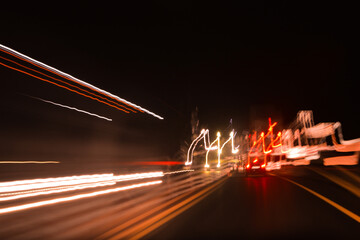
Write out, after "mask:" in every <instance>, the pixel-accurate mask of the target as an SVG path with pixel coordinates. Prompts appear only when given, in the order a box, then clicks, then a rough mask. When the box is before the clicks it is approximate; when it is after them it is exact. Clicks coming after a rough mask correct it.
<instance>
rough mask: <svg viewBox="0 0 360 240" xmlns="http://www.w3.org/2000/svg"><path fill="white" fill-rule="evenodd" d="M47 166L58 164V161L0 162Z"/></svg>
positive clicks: (4, 162)
mask: <svg viewBox="0 0 360 240" xmlns="http://www.w3.org/2000/svg"><path fill="white" fill-rule="evenodd" d="M1 163H3V164H28V163H32V164H49V163H60V162H59V161H0V164H1Z"/></svg>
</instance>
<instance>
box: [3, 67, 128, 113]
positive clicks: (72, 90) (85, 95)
mask: <svg viewBox="0 0 360 240" xmlns="http://www.w3.org/2000/svg"><path fill="white" fill-rule="evenodd" d="M0 65H3V66H5V67H7V68H10V69H13V70H15V71H18V72H21V73H24V74H27V75H29V76H31V77H34V78H37V79H39V80H41V81H45V82H48V83H51V84H54V85H56V86H58V87H61V88H64V89H66V90H69V91H71V92H74V93H77V94H80V95H82V96H84V97H88V98H91V99H93V100H95V101H98V102H101V103H104V104H106V105H108V106H110V107H114V108H116V109H118V110H120V111H123V112H125V113H129V111H126V110H125V109H122V108H119V107H117V106H115V105H112V104H109V103H107V102H104V101H102V100H99V99H97V98H94V97H92V96H89V95H87V94H84V93H81V92H79V91H76V90H74V89H71V88H68V87H65V86H63V85H60V84H58V83H55V82H52V81H50V80H47V79H45V78H41V77H39V76H36V75H34V74H31V73H28V72H25V71H23V70H21V69H18V68H14V67H11V66H9V65H6V64H4V63H2V62H0Z"/></svg>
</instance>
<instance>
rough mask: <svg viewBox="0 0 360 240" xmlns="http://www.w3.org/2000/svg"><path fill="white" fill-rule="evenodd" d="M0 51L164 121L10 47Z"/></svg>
mask: <svg viewBox="0 0 360 240" xmlns="http://www.w3.org/2000/svg"><path fill="white" fill-rule="evenodd" d="M0 50H1V51H2V52H5V53H7V54H10V55H12V56H14V57H16V58H18V59H21V60H23V61H26V62H28V63H30V64H32V65H34V66H37V67H39V68H42V69H45V70H47V71H49V72H52V73H54V74H56V75H58V76H61V77H63V78H66V79H68V80H70V81H73V82H76V83H78V84H80V85H82V86H86V87H87V88H89V89H91V90H93V91H96V92H99V93H101V94H103V95H106V96H108V97H109V98H112V99H115V100H117V101H119V102H122V103H124V104H126V105H128V106H131V107H133V108H135V109H138V110H139V111H140V112H146V113H147V114H150V115H152V116H154V117H156V118H158V119H160V120H163V119H164V118H163V117H161V116H159V115H157V114H155V113H153V112H151V111H149V110H147V109H145V108H142V107H140V106H138V105H136V104H134V103H131V102H129V101H126V100H125V99H122V98H120V97H118V96H116V95H113V94H111V93H109V92H107V91H105V90H102V89H100V88H97V87H95V86H93V85H91V84H89V83H87V82H84V81H82V80H80V79H77V78H75V77H73V76H71V75H69V74H67V73H64V72H62V71H59V70H57V69H56V68H53V67H50V66H48V65H46V64H44V63H42V62H39V61H37V60H35V59H32V58H30V57H28V56H26V55H24V54H22V53H19V52H17V51H15V50H13V49H11V48H9V47H6V46H4V45H2V44H0Z"/></svg>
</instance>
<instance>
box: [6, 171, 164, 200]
mask: <svg viewBox="0 0 360 240" xmlns="http://www.w3.org/2000/svg"><path fill="white" fill-rule="evenodd" d="M163 176H164V173H163V172H148V173H134V174H126V175H115V176H114V175H113V174H112V173H111V174H94V175H81V176H71V177H59V178H40V179H31V180H18V181H10V182H2V183H0V201H9V200H14V199H20V198H26V197H34V196H39V195H47V194H53V193H60V192H67V191H74V190H81V189H86V188H94V187H101V186H107V185H115V184H116V182H123V181H132V180H139V179H145V178H155V177H163Z"/></svg>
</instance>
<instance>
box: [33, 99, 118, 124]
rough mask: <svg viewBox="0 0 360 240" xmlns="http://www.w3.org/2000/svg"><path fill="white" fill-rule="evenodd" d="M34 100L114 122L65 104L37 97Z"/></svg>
mask: <svg viewBox="0 0 360 240" xmlns="http://www.w3.org/2000/svg"><path fill="white" fill-rule="evenodd" d="M32 98H35V99H38V100H40V101H43V102H46V103H50V104H53V105H55V106H59V107H63V108H67V109H71V110H75V111H77V112H81V113H85V114H88V115H90V116H94V117H97V118H101V119H104V120H107V121H112V119H111V118H107V117H104V116H100V115H97V114H95V113H91V112H87V111H85V110H81V109H77V108H74V107H70V106H67V105H63V104H60V103H55V102H52V101H49V100H45V99H42V98H37V97H32Z"/></svg>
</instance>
